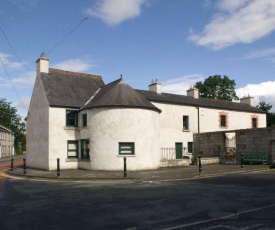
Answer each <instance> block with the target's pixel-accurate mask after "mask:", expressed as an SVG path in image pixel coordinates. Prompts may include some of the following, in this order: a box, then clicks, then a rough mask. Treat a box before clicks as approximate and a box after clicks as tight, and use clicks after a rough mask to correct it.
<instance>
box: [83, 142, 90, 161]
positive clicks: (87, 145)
mask: <svg viewBox="0 0 275 230" xmlns="http://www.w3.org/2000/svg"><path fill="white" fill-rule="evenodd" d="M81 158H82V159H90V142H89V140H81Z"/></svg>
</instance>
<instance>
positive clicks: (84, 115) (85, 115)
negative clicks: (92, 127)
mask: <svg viewBox="0 0 275 230" xmlns="http://www.w3.org/2000/svg"><path fill="white" fill-rule="evenodd" d="M82 126H83V127H85V126H87V114H86V113H85V114H83V115H82Z"/></svg>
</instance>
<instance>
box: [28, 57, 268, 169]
mask: <svg viewBox="0 0 275 230" xmlns="http://www.w3.org/2000/svg"><path fill="white" fill-rule="evenodd" d="M36 69H37V77H36V81H35V84H34V89H33V94H32V98H31V103H30V107H29V112H28V116H27V166H28V167H32V168H39V169H45V170H55V169H56V164H57V158H59V159H60V167H61V169H87V170H110V171H118V170H122V168H123V158H124V157H126V158H127V170H146V169H156V168H159V167H160V165H161V160H162V159H163V158H167V155H165V154H170V155H169V157H168V158H169V159H182V157H183V156H185V155H186V156H189V157H192V154H193V134H196V133H203V132H213V131H225V130H228V131H232V130H236V129H251V128H261V127H266V113H265V112H263V111H262V110H260V109H258V108H255V107H253V98H252V97H250V96H248V97H245V98H242V99H241V100H240V103H239V102H228V101H220V100H216V99H205V98H199V92H198V89H196V88H190V89H189V90H187V96H185V95H175V94H168V93H162V92H161V84H160V83H159V82H158V81H157V80H156V81H152V83H151V84H150V85H149V90H136V89H133V88H132V87H131V86H129V85H128V84H127V83H126V82H125V81H124V80H123V78H122V76H121V77H120V78H119V79H117V80H115V81H113V82H111V83H109V84H105V83H104V82H103V80H102V77H101V76H98V75H92V74H84V73H78V72H70V71H66V70H58V69H53V68H49V60H48V59H47V58H46V57H45V55H44V54H42V55H41V56H40V58H39V59H38V60H37V62H36ZM170 150H172V154H171V151H170ZM167 151H168V152H167Z"/></svg>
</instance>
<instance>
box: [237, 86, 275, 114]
mask: <svg viewBox="0 0 275 230" xmlns="http://www.w3.org/2000/svg"><path fill="white" fill-rule="evenodd" d="M274 89H275V81H267V82H262V83H260V84H248V85H246V86H244V87H242V88H238V89H236V93H237V95H238V96H239V97H240V98H241V97H243V96H248V94H249V95H250V96H253V97H254V106H256V105H257V104H259V102H260V101H265V102H266V103H270V104H271V105H272V106H273V107H272V109H271V110H272V112H275V90H274Z"/></svg>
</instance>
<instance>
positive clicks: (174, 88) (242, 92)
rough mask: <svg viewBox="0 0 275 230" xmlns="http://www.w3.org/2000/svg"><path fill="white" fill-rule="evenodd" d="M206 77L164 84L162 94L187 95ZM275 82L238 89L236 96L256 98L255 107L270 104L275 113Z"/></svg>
mask: <svg viewBox="0 0 275 230" xmlns="http://www.w3.org/2000/svg"><path fill="white" fill-rule="evenodd" d="M205 78H206V77H205V76H203V75H202V74H193V75H187V76H183V77H179V78H174V79H171V80H168V81H164V82H162V92H165V93H173V94H181V95H186V91H187V90H188V89H189V88H190V86H193V85H195V83H196V82H198V81H204V79H205ZM274 89H275V81H267V82H262V83H260V84H248V85H246V86H244V87H241V88H237V89H236V90H235V91H236V94H237V96H238V97H239V98H242V97H244V96H248V95H250V96H253V97H254V106H256V105H258V104H259V102H260V101H265V102H266V103H270V104H271V105H272V106H273V107H272V109H271V112H275V90H274Z"/></svg>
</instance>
